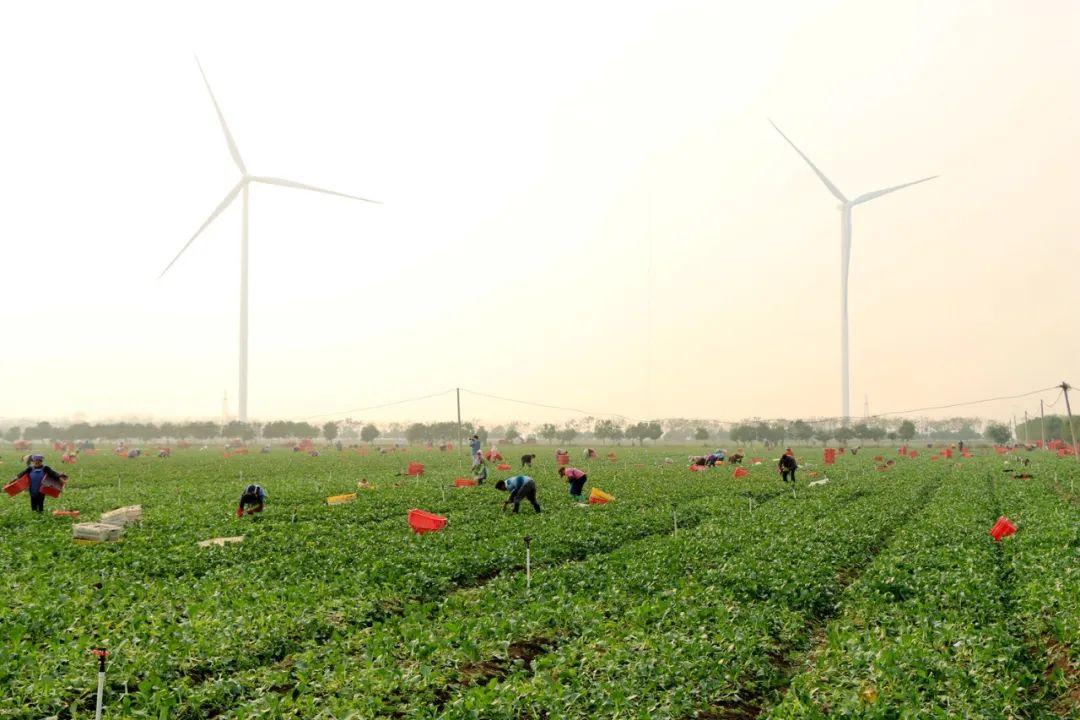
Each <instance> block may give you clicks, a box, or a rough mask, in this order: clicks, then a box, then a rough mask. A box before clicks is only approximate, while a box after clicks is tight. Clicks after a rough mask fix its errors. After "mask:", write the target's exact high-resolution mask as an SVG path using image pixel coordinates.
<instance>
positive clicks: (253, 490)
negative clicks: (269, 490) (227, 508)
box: [236, 484, 266, 517]
mask: <svg viewBox="0 0 1080 720" xmlns="http://www.w3.org/2000/svg"><path fill="white" fill-rule="evenodd" d="M265 504H266V491H265V490H263V489H262V485H254V484H253V485H248V486H247V488H245V489H244V494H243V495H241V496H240V507H238V508H236V517H243V516H244V509H245V508H246V509H247V514H248V515H253V514H255V513H257V512H262V511H263V505H265ZM249 505H250V507H248V506H249Z"/></svg>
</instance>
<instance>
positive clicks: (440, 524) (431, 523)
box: [409, 508, 446, 534]
mask: <svg viewBox="0 0 1080 720" xmlns="http://www.w3.org/2000/svg"><path fill="white" fill-rule="evenodd" d="M409 526H410V527H412V530H413V532H414V533H418V534H423V533H429V532H436V531H438V530H442V529H443V528H444V527H446V518H444V517H443V516H442V515H436V514H435V513H429V512H426V511H424V510H417V509H416V508H413V509H412V510H409Z"/></svg>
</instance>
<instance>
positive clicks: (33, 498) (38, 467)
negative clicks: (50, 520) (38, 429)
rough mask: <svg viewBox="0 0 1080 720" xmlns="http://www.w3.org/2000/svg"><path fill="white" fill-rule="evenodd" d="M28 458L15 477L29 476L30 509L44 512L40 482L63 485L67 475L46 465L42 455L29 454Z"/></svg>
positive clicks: (43, 496) (43, 495)
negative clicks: (28, 460)
mask: <svg viewBox="0 0 1080 720" xmlns="http://www.w3.org/2000/svg"><path fill="white" fill-rule="evenodd" d="M29 459H30V464H29V465H27V466H26V469H24V470H23V471H22V472H21V473H19V474H18V475H16V476H15V479H16V480H18V479H19V478H21V477H23V476H29V477H30V509H31V510H32V511H34V512H45V493H43V492H42V491H41V486H42V484H43V483H46V482H53V483H59V484H60V485H63V484H64V483H65V482H67V475H64V474H62V473H58V472H56V471H55V470H53V469H52V468H51V467H49V466H48V465H46V464H45V456H44V455H31V456H30V458H29ZM46 478H47V479H46Z"/></svg>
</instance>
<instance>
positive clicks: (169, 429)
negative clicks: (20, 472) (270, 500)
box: [3, 420, 456, 442]
mask: <svg viewBox="0 0 1080 720" xmlns="http://www.w3.org/2000/svg"><path fill="white" fill-rule="evenodd" d="M455 427H456V426H455ZM339 435H340V423H337V422H328V423H324V424H323V425H322V426H321V427H320V426H316V425H312V424H311V423H307V422H294V421H291V420H276V421H273V422H268V423H265V424H259V423H242V422H238V421H233V422H229V423H226V424H224V425H221V424H219V423H215V422H208V421H196V422H186V423H169V422H166V423H161V424H154V423H131V422H116V423H97V424H91V423H74V424H72V425H68V426H66V427H59V426H54V425H52V424H51V423H49V422H45V421H42V422H39V423H37V424H36V425H29V426H27V427H9V428H7V430H5V431H4V434H3V438H4V440H7V441H9V442H15V441H17V440H28V441H34V440H38V441H42V440H53V441H59V442H76V441H83V440H85V441H93V440H124V441H128V440H135V441H141V442H150V441H152V440H164V441H166V442H169V441H173V440H176V441H184V440H201V441H209V440H220V439H224V440H244V441H248V440H254V439H256V438H262V439H264V440H288V439H300V438H316V437H320V436H321V437H323V438H324V439H326V440H328V441H330V442H333V441H334V440H336V439H337V438H338V437H339ZM380 435H381V433H380V431H379V429H378V428H377V427H376V426H375V425H372V424H370V423H369V424H367V425H365V426H363V427H362V428H361V430H360V438H361V439H362V440H363V441H364V442H373V441H374V440H375V439H376V438H378V437H379V436H380Z"/></svg>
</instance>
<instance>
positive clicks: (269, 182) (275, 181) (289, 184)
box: [251, 177, 382, 205]
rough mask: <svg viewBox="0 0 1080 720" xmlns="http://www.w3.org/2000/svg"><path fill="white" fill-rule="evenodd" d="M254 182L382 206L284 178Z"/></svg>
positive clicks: (259, 179) (376, 201)
mask: <svg viewBox="0 0 1080 720" xmlns="http://www.w3.org/2000/svg"><path fill="white" fill-rule="evenodd" d="M251 181H252V182H261V183H266V184H267V185H281V186H282V187H291V188H298V189H300V190H313V191H314V192H321V193H326V194H327V195H337V196H339V197H344V198H351V199H352V200H362V201H364V202H368V203H374V204H376V205H382V203H381V202H379V201H378V200H368V199H367V198H362V197H358V196H356V195H348V194H346V193H341V192H338V191H336V190H326V189H325V188H320V187H315V186H314V185H305V184H304V183H298V182H294V181H293V180H285V179H283V178H276V177H252V178H251Z"/></svg>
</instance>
